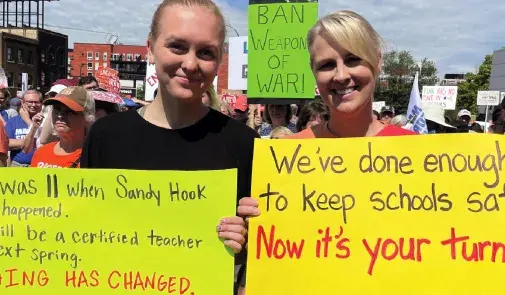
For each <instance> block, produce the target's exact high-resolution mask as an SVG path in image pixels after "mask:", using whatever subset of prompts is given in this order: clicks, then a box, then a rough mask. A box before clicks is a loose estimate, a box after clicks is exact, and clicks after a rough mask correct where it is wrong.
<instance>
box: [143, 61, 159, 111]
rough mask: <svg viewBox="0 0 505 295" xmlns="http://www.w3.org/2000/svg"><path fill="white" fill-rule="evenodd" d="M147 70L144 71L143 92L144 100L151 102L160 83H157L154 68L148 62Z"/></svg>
mask: <svg viewBox="0 0 505 295" xmlns="http://www.w3.org/2000/svg"><path fill="white" fill-rule="evenodd" d="M146 63H147V69H146V92H145V98H144V99H145V100H146V101H153V100H154V99H155V95H154V94H155V92H156V90H157V89H158V86H159V84H160V82H159V81H158V76H157V75H156V68H155V67H154V64H151V63H150V62H149V60H148V61H146Z"/></svg>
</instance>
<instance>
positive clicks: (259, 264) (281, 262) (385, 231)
mask: <svg viewBox="0 0 505 295" xmlns="http://www.w3.org/2000/svg"><path fill="white" fill-rule="evenodd" d="M504 169H505V138H504V137H503V136H489V135H488V136H485V135H483V136H472V135H446V136H437V135H434V136H404V137H390V138H387V137H384V138H361V139H338V140H337V139H320V140H282V141H275V142H272V141H257V142H256V144H255V157H254V171H253V193H252V195H253V196H255V197H256V198H258V200H259V204H260V209H261V211H262V215H261V216H260V217H258V218H255V219H251V223H250V233H249V258H248V259H249V261H248V263H249V268H248V273H247V275H248V278H247V279H248V293H249V294H264V295H270V294H281V293H282V294H316V293H317V294H335V293H339V294H340V293H341V294H484V293H486V294H487V293H489V294H491V293H493V294H499V293H503V292H504V291H505V286H504V285H503V284H502V278H503V276H504V275H505V227H504V226H503V225H504V221H503V220H504V213H503V210H504V209H505V178H504V175H505V174H504V171H503V170H504ZM265 269H268V272H265V271H264V270H265ZM272 274H275V275H272ZM328 282H335V284H329V283H328Z"/></svg>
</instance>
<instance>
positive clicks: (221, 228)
mask: <svg viewBox="0 0 505 295" xmlns="http://www.w3.org/2000/svg"><path fill="white" fill-rule="evenodd" d="M216 229H217V235H218V236H219V237H220V238H222V239H224V244H225V245H226V246H228V247H230V248H231V249H233V251H235V253H240V252H241V251H242V246H243V245H244V244H245V236H246V234H247V229H246V228H245V222H244V219H243V218H242V217H239V216H233V217H227V218H223V219H221V222H220V223H219V225H218V226H217V228H216Z"/></svg>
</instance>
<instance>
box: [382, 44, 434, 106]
mask: <svg viewBox="0 0 505 295" xmlns="http://www.w3.org/2000/svg"><path fill="white" fill-rule="evenodd" d="M421 64H422V66H421V69H419V66H418V64H417V63H416V61H415V60H414V57H412V55H411V54H410V52H409V51H399V52H397V51H391V52H387V53H386V54H384V56H383V66H382V75H381V78H380V79H379V81H377V85H376V87H375V93H374V100H375V101H386V104H387V105H389V106H392V107H394V108H395V111H396V113H397V114H405V113H406V112H407V108H408V105H409V99H410V92H411V90H412V83H413V82H414V77H415V74H416V72H417V71H420V74H421V75H420V77H419V91H422V87H423V86H432V85H435V84H436V83H437V82H438V78H437V68H436V65H435V63H434V62H433V61H429V60H428V59H427V58H424V59H423V60H422V61H421Z"/></svg>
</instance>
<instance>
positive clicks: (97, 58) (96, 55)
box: [95, 52, 100, 60]
mask: <svg viewBox="0 0 505 295" xmlns="http://www.w3.org/2000/svg"><path fill="white" fill-rule="evenodd" d="M95 60H100V52H95Z"/></svg>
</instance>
